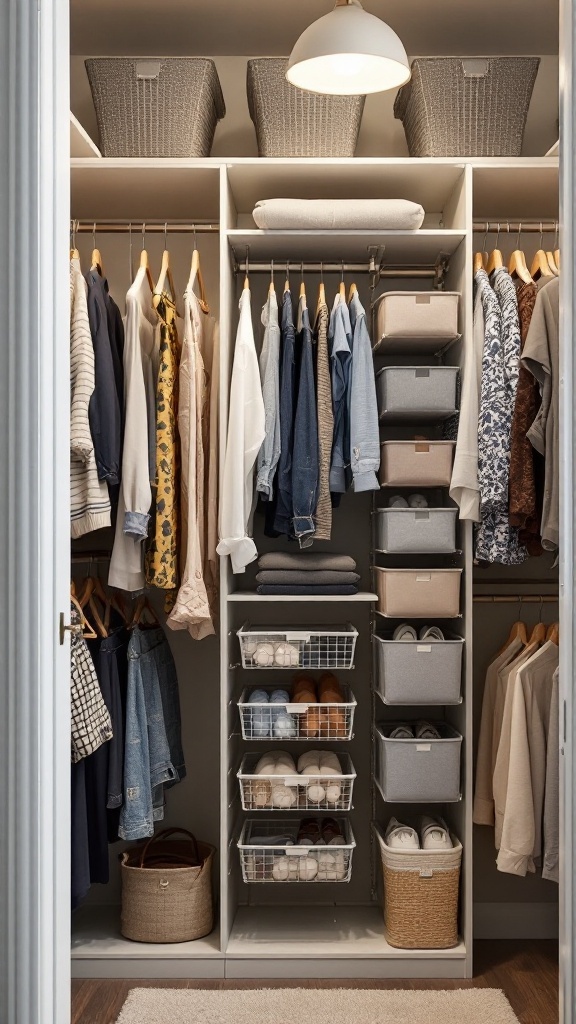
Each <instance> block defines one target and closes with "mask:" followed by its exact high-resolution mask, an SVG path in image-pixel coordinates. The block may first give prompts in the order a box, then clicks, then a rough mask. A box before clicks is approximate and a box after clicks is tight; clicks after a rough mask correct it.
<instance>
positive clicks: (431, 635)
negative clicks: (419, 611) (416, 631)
mask: <svg viewBox="0 0 576 1024" xmlns="http://www.w3.org/2000/svg"><path fill="white" fill-rule="evenodd" d="M420 640H444V633H443V632H442V630H441V629H440V627H439V626H422V629H421V630H420Z"/></svg>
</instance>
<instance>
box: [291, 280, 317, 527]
mask: <svg viewBox="0 0 576 1024" xmlns="http://www.w3.org/2000/svg"><path fill="white" fill-rule="evenodd" d="M297 328H298V342H299V349H300V372H299V375H298V385H297V397H296V414H295V417H294V444H293V449H292V507H293V510H294V517H293V519H292V528H293V532H294V536H295V537H296V538H297V540H299V541H300V545H301V546H305V547H306V546H308V545H309V544H310V540H311V535H313V534H314V532H315V530H316V524H315V522H314V514H315V512H316V505H317V503H318V419H317V415H316V385H315V380H314V355H313V352H312V329H311V327H310V316H309V313H308V310H307V308H306V300H305V299H304V298H301V299H300V303H299V305H298V323H297ZM306 541H307V543H306Z"/></svg>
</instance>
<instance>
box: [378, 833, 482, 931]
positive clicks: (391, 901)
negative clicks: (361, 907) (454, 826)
mask: <svg viewBox="0 0 576 1024" xmlns="http://www.w3.org/2000/svg"><path fill="white" fill-rule="evenodd" d="M376 835H377V836H378V842H379V843H380V853H381V856H382V869H383V873H384V924H385V927H386V938H387V940H388V942H389V943H390V945H391V946H394V947H396V948H398V949H450V948H451V947H452V946H456V945H458V894H459V889H460V866H461V862H462V845H461V843H460V842H459V841H458V839H457V838H456V836H454V835H453V836H452V842H453V844H454V848H453V849H452V850H447V851H446V852H442V853H438V852H436V851H435V850H395V849H391V848H390V847H389V846H387V845H386V843H385V841H384V839H383V837H382V835H381V834H380V831H379V830H378V829H376Z"/></svg>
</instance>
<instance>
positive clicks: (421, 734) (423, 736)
mask: <svg viewBox="0 0 576 1024" xmlns="http://www.w3.org/2000/svg"><path fill="white" fill-rule="evenodd" d="M390 739H391V740H440V739H442V737H441V735H440V733H439V731H438V729H437V728H436V726H435V725H432V722H416V724H415V725H414V724H412V723H411V722H402V723H401V724H400V725H397V726H395V727H394V729H392V732H391V733H390Z"/></svg>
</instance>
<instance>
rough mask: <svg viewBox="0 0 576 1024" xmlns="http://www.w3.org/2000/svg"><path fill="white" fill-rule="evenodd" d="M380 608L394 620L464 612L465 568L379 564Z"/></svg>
mask: <svg viewBox="0 0 576 1024" xmlns="http://www.w3.org/2000/svg"><path fill="white" fill-rule="evenodd" d="M374 572H375V574H376V589H377V592H378V611H379V612H380V613H381V614H382V615H386V616H388V617H389V618H392V619H403V618H405V617H408V618H413V619H414V618H417V619H420V618H433V619H455V618H457V617H458V615H459V614H460V577H461V575H462V569H381V568H378V567H376V568H375V570H374Z"/></svg>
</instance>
